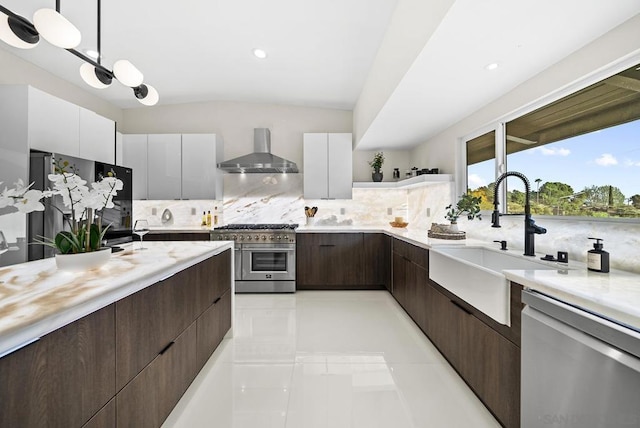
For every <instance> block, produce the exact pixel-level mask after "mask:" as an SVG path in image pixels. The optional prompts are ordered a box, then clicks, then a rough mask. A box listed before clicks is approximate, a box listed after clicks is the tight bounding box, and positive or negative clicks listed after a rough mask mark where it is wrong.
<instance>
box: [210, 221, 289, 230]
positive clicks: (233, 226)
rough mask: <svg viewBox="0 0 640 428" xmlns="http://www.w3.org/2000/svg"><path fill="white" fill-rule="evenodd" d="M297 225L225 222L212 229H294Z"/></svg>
mask: <svg viewBox="0 0 640 428" xmlns="http://www.w3.org/2000/svg"><path fill="white" fill-rule="evenodd" d="M297 227H298V225H297V224H291V223H287V224H284V223H278V224H268V223H267V224H227V225H225V226H220V227H216V228H214V230H284V229H289V230H295V229H296V228H297Z"/></svg>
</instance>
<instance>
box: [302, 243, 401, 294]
mask: <svg viewBox="0 0 640 428" xmlns="http://www.w3.org/2000/svg"><path fill="white" fill-rule="evenodd" d="M389 239H390V238H389V237H388V236H385V235H384V234H381V233H376V234H366V233H298V234H297V235H296V288H297V289H298V290H384V289H385V288H389V281H390V271H389V265H390V256H391V251H390V241H389Z"/></svg>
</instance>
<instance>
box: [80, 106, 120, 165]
mask: <svg viewBox="0 0 640 428" xmlns="http://www.w3.org/2000/svg"><path fill="white" fill-rule="evenodd" d="M115 135H116V125H115V122H114V121H113V120H111V119H107V118H106V117H103V116H100V115H99V114H96V113H95V112H93V111H91V110H87V109H86V108H82V107H80V157H81V158H83V159H89V160H94V161H100V162H104V163H110V164H112V163H114V161H115Z"/></svg>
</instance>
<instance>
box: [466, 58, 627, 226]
mask: <svg viewBox="0 0 640 428" xmlns="http://www.w3.org/2000/svg"><path fill="white" fill-rule="evenodd" d="M504 130H505V132H504V138H502V140H501V141H496V142H495V144H496V148H498V150H495V153H496V154H495V155H494V156H492V159H488V158H487V155H486V154H484V155H482V156H479V155H478V154H479V153H475V151H474V150H473V147H479V146H480V143H479V141H481V140H483V139H485V140H488V139H490V136H488V135H487V134H485V135H483V136H481V137H477V138H475V139H474V140H470V141H469V142H467V185H468V188H469V190H471V191H473V192H474V193H485V197H484V198H483V200H485V199H486V200H487V201H488V202H489V201H490V202H492V198H493V182H494V181H495V178H496V177H495V173H494V171H495V170H496V167H495V165H496V162H497V163H498V164H504V165H505V168H506V170H509V171H519V172H522V173H523V174H525V175H526V176H527V177H528V178H529V180H530V182H531V188H532V189H531V190H532V193H531V200H530V202H531V210H532V212H533V213H536V214H543V215H553V216H587V217H606V218H625V217H627V218H640V66H638V65H636V66H634V67H631V68H629V69H627V70H625V71H623V72H621V73H618V74H617V75H615V76H612V77H609V78H607V79H604V80H602V81H600V82H598V83H596V84H594V85H591V86H589V87H587V88H584V89H582V90H580V91H578V92H576V93H574V94H571V95H569V96H566V97H564V98H562V99H560V100H558V101H556V102H553V103H551V104H548V105H546V106H544V107H541V108H539V109H537V110H534V111H532V112H530V113H528V114H526V115H523V116H520V117H518V118H516V119H514V120H511V121H508V122H506V123H505V124H504ZM485 145H486V141H485ZM500 145H501V147H497V146H500ZM499 153H505V155H504V156H501V155H499ZM506 189H507V193H506V201H507V206H508V210H507V211H508V212H509V213H521V212H523V210H524V202H525V194H524V186H523V185H522V183H521V182H520V181H519V180H518V179H512V178H509V179H508V182H507V186H506Z"/></svg>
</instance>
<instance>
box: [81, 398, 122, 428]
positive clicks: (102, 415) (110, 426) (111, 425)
mask: <svg viewBox="0 0 640 428" xmlns="http://www.w3.org/2000/svg"><path fill="white" fill-rule="evenodd" d="M82 428H116V399H115V398H112V399H111V401H109V402H108V403H107V405H106V406H104V407H103V408H102V409H100V411H99V412H98V413H96V414H95V415H94V416H93V417H92V418H91V419H89V422H87V423H86V424H84V425H83V426H82Z"/></svg>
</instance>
